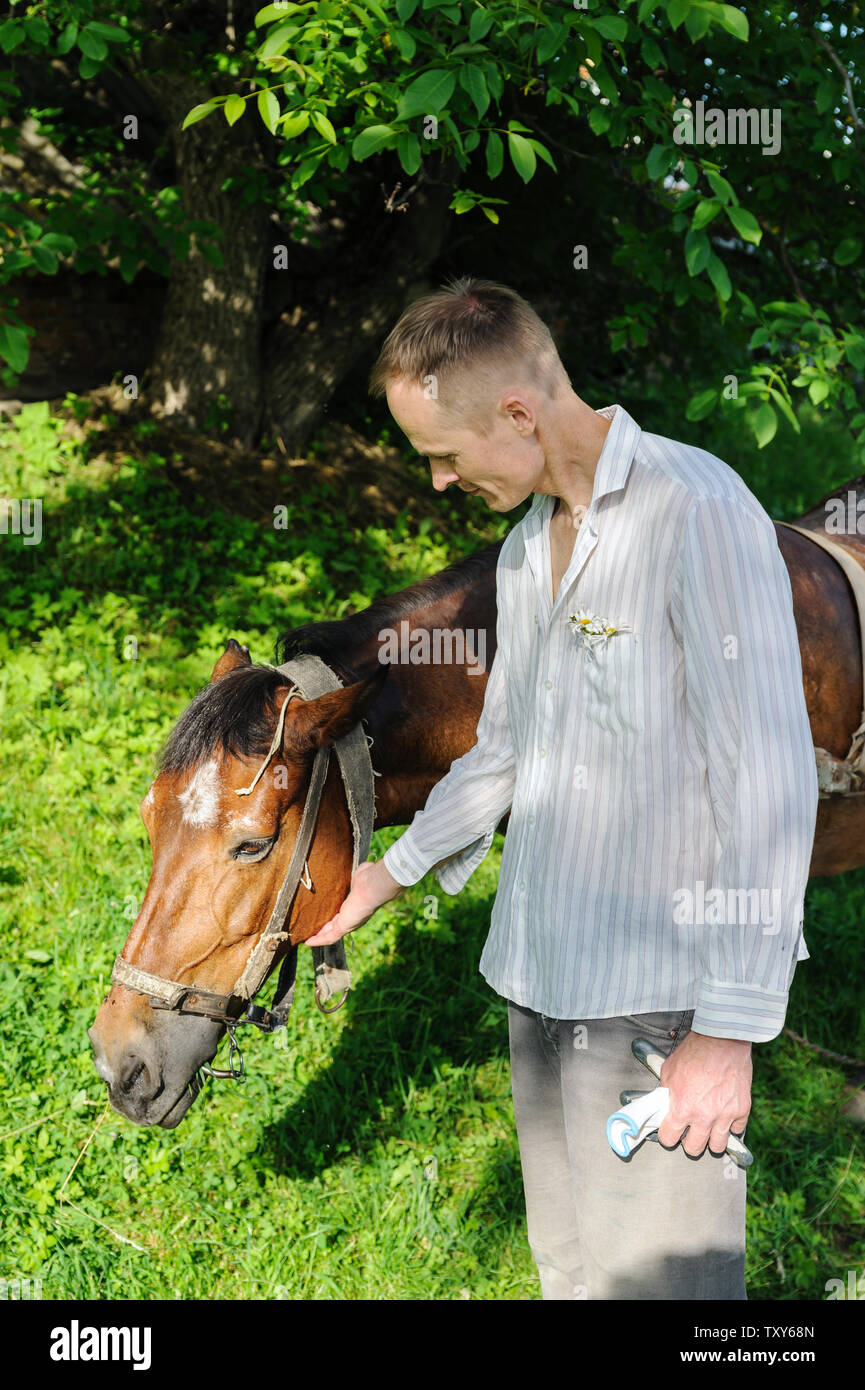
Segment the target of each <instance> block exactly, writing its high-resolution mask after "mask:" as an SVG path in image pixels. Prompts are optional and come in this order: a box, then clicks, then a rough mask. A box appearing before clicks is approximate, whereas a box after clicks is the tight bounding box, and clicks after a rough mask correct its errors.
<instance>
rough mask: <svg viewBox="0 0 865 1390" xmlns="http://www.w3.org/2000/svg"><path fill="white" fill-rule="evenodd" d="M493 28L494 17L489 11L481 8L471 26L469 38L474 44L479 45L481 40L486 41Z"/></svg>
mask: <svg viewBox="0 0 865 1390" xmlns="http://www.w3.org/2000/svg"><path fill="white" fill-rule="evenodd" d="M492 27H493V17H492V15H491V14H490V13H489V11H488V10H485V9H483V8H481V7H479V8H478V9H476V10H475V11H474V13H473V15H472V17H471V22H470V24H469V38H470V39H471V41H472V43H478V42H479V41H480V40H481V39H485V38H486V36H487V34H488V33H489V32H490V30H491V29H492Z"/></svg>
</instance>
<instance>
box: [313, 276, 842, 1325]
mask: <svg viewBox="0 0 865 1390" xmlns="http://www.w3.org/2000/svg"><path fill="white" fill-rule="evenodd" d="M372 387H373V390H374V391H377V392H378V393H379V394H381V393H382V392H383V391H384V392H386V394H387V400H388V405H389V407H390V410H391V413H392V414H393V416H394V418H395V419H396V421H397V423H398V424H399V425H400V427H401V429H402V430H403V431H404V433H405V434H406V435H407V437H408V438H409V440H410V441H411V443H412V444H413V445H414V447H415V448H416V449H418V450H419V451H420V452H421V453H423V454H426V455H427V456H428V457H429V460H430V465H431V468H432V478H433V486H434V487H435V488H436V489H437V490H439V491H443V490H444V489H445V488H447V487H448V486H449V485H450V484H451V483H457V484H458V485H459V487H461V488H462V489H463V491H465V492H470V493H475V494H477V495H479V496H480V497H482V498H483V499H484V501H485V502H486V504H487V505H488V506H489V507H490V508H491V509H492V510H493V511H495V512H509V511H511V510H512V509H513V508H514V507H516V506H518V505H519V503H521V502H523V501H524V500H525V499H526V498H527V497H529V496H530V495H532V494H534V497H533V502H532V506H531V508H530V510H529V511H528V513H527V514H526V516H525V517H524V518H523V519H522V521H520V522H519V523H518V525H516V526H515V527H514V528H513V529H512V531H511V532H510V533H509V535H508V536H507V539H506V540H505V543H504V545H503V546H502V549H501V552H500V556H499V561H498V568H497V574H496V585H497V604H498V619H497V634H498V648H497V652H496V656H495V660H494V662H493V665H492V669H491V671H490V675H489V678H488V682H487V688H486V691H485V698H484V706H483V710H482V712H481V717H480V720H479V723H478V730H477V742H476V743H475V745H474V747H473V748H471V749H470V750H469V752H468V753H466V754H465V755H464V756H463V757H462V758H458V759H457V760H456V761H455V762H454V763H453V764H452V766H451V768H450V770H449V772H448V774H447V775H446V776H445V777H444V778H442V780H441V781H440V782H439V783H438V784H437V785H436V786H435V787H434V788H433V790H432V792H431V793H430V795H429V797H428V799H427V803H426V806H425V807H424V809H423V810H422V811H420V812H418V814H417V815H416V816H415V818H414V820H413V822H412V824H411V826H410V827H409V828H408V830H407V831H406V832H405V833H404V834H403V835H402V837H401V838H400V839H399V840H398V841H397V842H396V843H395V844H394V845H392V846H391V847H390V849H388V851H387V852H386V853H385V855H384V857H383V859H382V860H381V861H379V862H377V863H372V862H367V863H365V864H362V865H360V866H359V867H358V869H357V871H356V872H355V874H354V877H353V879H352V884H351V890H350V892H349V895H348V897H347V898H346V900H345V902H344V903H343V905H342V907H341V908H340V911H339V912H338V913H337V915H336V916H335V917H334V918H333V919H332V920H331V921H330V922H329V923H327V924H326V926H324V927H323V928H322V929H321V930H320V931H319V932H318V934H317V935H316V937H315V938H314V940H315V943H316V944H321V945H324V944H327V943H329V942H333V941H335V940H338V939H339V937H341V936H343V935H344V934H345V933H346V932H349V931H353V930H355V928H356V927H358V926H360V925H361V924H362V923H363V922H365V921H367V920H368V919H369V918H370V917H371V916H372V914H373V913H374V912H375V911H376V909H377V908H379V907H380V906H381V905H382V904H383V903H385V902H387V901H388V900H389V899H391V898H393V897H396V896H397V895H398V894H399V893H400V892H401V891H402V889H403V888H404V887H407V886H408V885H410V884H413V883H416V882H418V881H419V880H420V879H421V878H422V877H423V875H424V874H425V873H426V872H427V871H428V870H430V869H431V868H433V867H434V866H437V870H436V871H437V876H438V877H439V881H440V882H441V884H442V887H444V888H445V890H446V891H448V892H451V893H454V892H458V891H459V889H460V888H461V887H462V886H463V884H464V883H465V881H466V879H467V878H468V877H469V875H470V874H471V873H472V872H473V871H474V869H475V868H476V867H477V865H478V864H479V863H480V861H481V860H482V859H483V857H484V855H485V854H486V852H487V850H488V849H489V846H490V844H491V842H492V838H493V833H494V830H495V827H496V825H497V823H498V822H499V820H500V818H501V817H502V816H503V815H504V813H505V812H506V811H508V810H509V811H510V820H509V825H508V831H507V837H506V841H505V847H504V851H503V854H502V863H501V874H500V880H499V887H498V892H497V895H496V900H495V906H494V909H493V913H492V921H491V929H490V934H489V937H488V939H487V942H486V945H485V947H484V950H483V954H482V956H481V962H480V969H481V973H482V974H483V975H484V977H485V979H486V980H487V981H488V983H489V984H490V985H491V986H492V988H493V989H494V990H496V991H497V992H498V993H499V994H501V995H503V996H504V997H505V998H507V1000H508V1001H509V1002H508V1012H509V1027H510V1047H511V1069H512V1085H513V1096H514V1111H515V1117H516V1124H517V1132H518V1137H519V1144H520V1156H521V1162H522V1168H523V1178H524V1187H525V1194H526V1211H527V1221H528V1234H529V1242H530V1245H531V1248H532V1253H533V1255H534V1258H535V1260H536V1262H537V1265H538V1269H539V1274H540V1281H541V1290H542V1294H543V1297H544V1298H549V1299H578V1298H590V1299H626V1298H647V1299H730V1300H733V1299H743V1298H745V1297H746V1294H745V1284H744V1248H745V1189H746V1180H745V1174H744V1171H743V1170H741V1169H739V1168H738V1167H736V1166H735V1165H734V1164H733V1163H732V1161H731V1160H730V1158H729V1157H727V1156H725V1153H724V1151H725V1148H726V1145H727V1143H728V1140H729V1136H730V1134H731V1133H734V1134H740V1133H741V1132H742V1130H743V1129H744V1127H745V1123H746V1121H747V1118H748V1114H749V1110H750V1104H751V1101H750V1082H751V1045H752V1043H753V1042H767V1041H769V1040H770V1039H771V1038H774V1037H775V1036H777V1034H778V1033H779V1032H780V1030H781V1027H782V1025H783V1022H784V1015H785V1011H786V1002H787V996H788V991H789V988H790V982H791V979H792V976H793V971H794V969H795V965H796V961H797V960H803V959H807V955H808V953H807V950H806V948H805V944H804V939H803V936H802V918H803V900H804V893H805V886H806V883H807V878H808V867H809V861H810V855H811V846H812V842H813V838H814V828H815V821H816V814H817V798H818V792H817V775H816V767H815V760H814V751H813V746H812V741H811V732H810V727H809V722H808V715H807V710H806V706H805V699H804V694H803V689H802V668H801V661H800V655H799V644H798V639H797V634H796V626H795V622H794V618H793V607H792V596H791V590H790V583H789V580H788V577H787V571H786V567H785V565H784V562H783V560H782V557H781V554H780V551H779V549H778V546H777V543H776V540H775V533H774V528H773V526H772V523H771V521H770V519H769V517H768V516H767V515H766V513H765V512H764V510H763V509H762V507H761V506H760V505H759V503H758V502H757V500H756V498H755V497H754V496H753V494H752V493H751V492H750V491H749V490H748V488H747V487H746V486H745V484H744V483H743V482H742V480H741V478H739V477H738V475H737V474H736V473H734V472H733V470H732V469H730V468H728V467H727V465H726V464H724V463H722V462H721V461H720V459H717V458H714V457H713V456H712V455H710V454H708V453H706V452H704V451H703V450H702V449H697V448H693V447H691V446H688V445H684V444H677V443H674V442H673V441H672V440H668V439H664V438H660V437H659V436H657V435H650V434H644V433H642V432H641V430H640V429H639V427H638V426H637V425H636V424H635V422H634V421H633V420H632V419H631V417H630V416H629V415H628V414H627V412H626V411H624V410H623V409H622V408H621V406H610V407H607V408H606V409H603V410H600V411H594V410H592V409H591V408H590V407H589V406H588V405H587V404H586V403H585V402H584V401H582V400H581V399H580V398H579V397H578V396H577V395H576V394H575V392H574V391H573V389H572V387H571V383H570V380H569V378H568V376H567V374H566V372H565V370H564V367H563V366H562V363H561V361H560V359H559V356H558V353H557V351H556V348H555V345H554V344H553V341H552V338H551V336H550V333H549V331H548V329H547V328H546V327H545V326H544V324H543V323H542V322H541V320H540V319H539V318H538V317H537V315H536V314H535V313H534V311H533V310H532V309H531V308H530V306H529V305H528V304H526V303H525V301H524V300H522V299H521V298H520V297H519V296H518V295H517V294H515V293H514V292H513V291H512V290H509V289H507V288H505V287H503V286H500V285H495V284H493V283H491V282H488V281H480V280H470V279H465V280H459V281H457V282H455V283H454V284H452V285H451V286H450V287H448V288H446V289H444V290H442V291H440V292H438V293H436V294H433V295H430V296H428V297H426V298H424V299H421V300H418V301H417V302H416V303H414V304H412V305H411V306H410V307H409V308H408V309H407V310H406V312H405V313H404V314H403V315H402V317H401V319H400V320H399V322H398V323H397V325H396V327H395V328H394V329H393V330H392V332H391V333H390V335H389V337H388V338H387V340H386V342H385V344H384V347H383V349H382V353H381V356H380V358H379V361H378V363H377V364H376V367H375V369H374V372H373V378H372ZM640 1036H645V1037H648V1038H649V1039H651V1040H653V1041H655V1042H656V1043H657V1044H658V1045H659V1047H660V1049H661V1050H662V1051H664V1052H668V1051H669V1054H670V1055H669V1057H668V1060H667V1061H666V1062H665V1063H664V1066H663V1070H662V1073H661V1084H662V1085H663V1086H665V1087H668V1088H669V1102H670V1104H669V1111H668V1113H667V1115H666V1117H665V1118H664V1119H663V1121H662V1123H661V1125H660V1128H659V1130H658V1141H659V1142H658V1143H657V1144H652V1143H647V1144H643V1145H642V1146H641V1147H640V1148H638V1149H637V1150H636V1152H635V1153H634V1154H633V1155H632V1156H631V1158H630V1159H629V1160H627V1161H624V1160H622V1159H621V1158H619V1157H617V1156H616V1155H615V1154H614V1153H613V1151H612V1149H611V1148H610V1147H609V1145H608V1144H607V1142H606V1133H605V1122H606V1119H607V1117H608V1116H609V1115H610V1114H611V1113H612V1112H613V1111H614V1110H616V1109H617V1108H618V1105H619V1092H620V1091H621V1090H623V1089H640V1090H648V1089H650V1088H651V1086H652V1085H653V1082H652V1079H651V1077H650V1076H649V1074H648V1072H646V1071H645V1070H644V1069H643V1068H642V1067H641V1065H640V1064H639V1062H638V1061H637V1060H636V1059H635V1058H634V1056H633V1054H632V1052H631V1043H632V1041H633V1040H634V1039H635V1038H636V1037H640ZM671 1044H672V1048H671V1046H670V1045H671Z"/></svg>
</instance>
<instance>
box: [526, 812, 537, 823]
mask: <svg viewBox="0 0 865 1390" xmlns="http://www.w3.org/2000/svg"><path fill="white" fill-rule="evenodd" d="M526 821H527V822H528V824H529V825H534V823H535V817H534V814H531V815H528V816H526Z"/></svg>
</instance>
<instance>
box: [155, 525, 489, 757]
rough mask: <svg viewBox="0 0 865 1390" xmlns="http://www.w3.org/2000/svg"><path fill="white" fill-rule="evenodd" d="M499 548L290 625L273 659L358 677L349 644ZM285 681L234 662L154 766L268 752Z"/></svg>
mask: <svg viewBox="0 0 865 1390" xmlns="http://www.w3.org/2000/svg"><path fill="white" fill-rule="evenodd" d="M501 545H502V542H501V541H496V542H495V543H494V544H493V545H489V546H487V547H486V548H485V549H484V550H479V551H476V552H475V553H474V554H472V555H466V556H464V558H463V559H461V560H456V561H455V562H454V563H453V564H452V565H448V567H447V568H446V569H443V570H441V571H440V572H439V573H438V574H434V575H432V576H431V577H430V578H429V579H422V580H420V582H419V583H417V584H411V585H410V586H409V587H408V588H406V589H400V590H398V592H397V593H395V594H389V595H387V596H386V597H384V598H379V599H375V600H374V601H373V602H372V603H371V604H370V605H369V607H368V608H363V609H361V611H360V612H358V613H352V614H351V615H350V616H349V617H347V618H340V619H338V620H336V621H325V622H318V623H304V624H303V625H302V626H300V627H293V628H289V630H288V631H287V632H285V633H283V634H282V636H281V637H280V638H279V640H278V641H277V644H276V659H277V662H279V663H280V664H281V663H282V662H285V661H291V660H293V658H294V657H296V656H301V655H304V654H306V653H310V654H312V655H313V656H319V657H321V659H322V661H324V662H325V663H326V664H327V665H328V666H330V667H331V669H332V670H335V671H336V674H337V675H338V676H339V677H340V678H341V679H342V680H343V681H346V682H349V683H350V682H352V681H355V680H361V679H363V675H361V674H358V672H357V671H356V670H355V669H354V668H353V666H352V664H351V660H350V655H349V654H350V652H351V651H352V649H353V648H355V647H358V646H360V645H361V644H362V643H364V642H366V641H368V640H369V638H370V637H372V636H375V635H376V634H377V633H378V632H379V631H380V629H381V628H382V627H394V626H395V625H396V623H398V622H399V620H400V619H401V618H409V617H411V615H412V614H413V613H414V612H415V611H416V610H417V609H418V608H421V607H424V606H426V605H428V604H430V603H431V602H436V601H438V600H440V599H444V598H448V597H449V596H450V595H451V594H452V593H454V592H455V591H456V590H457V589H460V588H466V587H468V586H470V585H471V584H472V583H473V582H474V581H475V580H476V579H478V578H480V577H481V576H482V575H483V574H484V573H486V572H488V571H489V569H490V568H491V567H494V564H495V558H496V556H497V555H498V551H499V549H500V548H501ZM365 674H367V675H368V674H369V672H366V673H365ZM288 684H289V681H288V678H287V677H286V676H284V675H282V674H281V673H280V672H279V671H277V670H275V669H274V668H273V667H272V666H261V665H256V664H252V665H243V666H236V667H235V668H234V669H233V670H231V671H229V672H228V673H227V675H225V676H223V677H222V678H221V679H220V680H218V681H212V682H211V683H210V684H209V685H206V686H205V687H204V689H203V690H200V691H199V693H198V694H197V695H196V696H195V698H194V699H193V701H192V703H191V704H190V705H189V706H188V707H187V708H186V709H185V710H184V711H183V714H182V715H181V716H180V719H179V720H178V721H177V724H176V725H175V726H174V729H173V730H172V732H171V734H170V735H169V737H168V739H167V741H166V743H165V745H164V747H163V749H162V752H161V753H160V755H159V762H158V770H159V771H160V772H186V771H188V770H189V769H190V768H192V767H194V766H196V765H197V764H199V763H202V762H205V761H207V759H209V758H212V757H214V755H217V754H219V753H227V754H228V755H229V756H231V757H252V756H253V755H256V754H262V755H263V754H265V753H267V751H268V750H269V748H270V742H271V739H272V737H273V727H274V722H275V720H276V703H275V702H276V695H277V691H278V690H280V689H281V688H282V687H283V686H286V685H288Z"/></svg>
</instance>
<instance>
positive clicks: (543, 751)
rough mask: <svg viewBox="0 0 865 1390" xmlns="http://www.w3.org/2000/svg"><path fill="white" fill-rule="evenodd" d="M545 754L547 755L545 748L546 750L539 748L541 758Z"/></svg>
mask: <svg viewBox="0 0 865 1390" xmlns="http://www.w3.org/2000/svg"><path fill="white" fill-rule="evenodd" d="M546 756H547V750H546V748H542V749H541V757H542V758H545V757H546Z"/></svg>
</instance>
